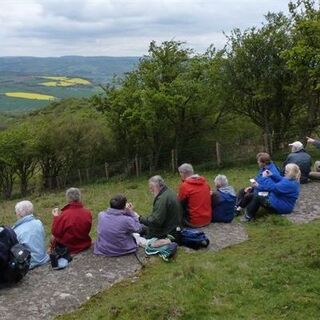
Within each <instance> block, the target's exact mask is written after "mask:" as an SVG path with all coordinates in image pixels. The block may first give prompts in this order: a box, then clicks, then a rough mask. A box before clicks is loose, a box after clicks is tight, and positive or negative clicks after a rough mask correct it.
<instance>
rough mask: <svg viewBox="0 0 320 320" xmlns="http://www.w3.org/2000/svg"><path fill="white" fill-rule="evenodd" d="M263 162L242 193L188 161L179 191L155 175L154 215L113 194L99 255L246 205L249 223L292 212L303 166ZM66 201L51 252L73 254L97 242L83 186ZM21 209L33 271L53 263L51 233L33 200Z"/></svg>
mask: <svg viewBox="0 0 320 320" xmlns="http://www.w3.org/2000/svg"><path fill="white" fill-rule="evenodd" d="M309 139H310V140H309V141H308V142H310V143H312V144H315V145H317V146H319V147H320V141H317V140H314V139H311V138H309ZM293 146H297V144H296V143H294V144H292V147H293ZM301 150H302V149H300V150H299V151H296V152H301ZM290 157H291V156H290ZM288 158H289V157H288ZM291 158H292V157H291ZM257 163H258V166H259V171H258V174H257V176H256V177H255V179H250V180H251V185H250V186H249V187H247V188H243V189H241V190H240V191H239V192H238V194H236V193H235V190H234V188H233V187H231V186H229V184H228V179H227V177H226V176H224V175H220V174H219V175H218V176H216V177H215V179H214V188H213V190H211V188H210V186H209V184H208V183H207V181H206V179H205V178H204V177H202V176H200V175H198V174H195V173H194V170H193V167H192V165H190V164H188V163H184V164H182V165H181V166H180V167H179V168H178V171H179V174H180V177H181V180H182V181H181V183H180V185H179V187H178V194H176V193H175V192H173V191H172V190H170V189H169V188H168V187H167V185H166V184H165V181H164V180H163V179H162V177H161V176H159V175H156V176H153V177H152V178H150V179H149V190H150V192H151V193H152V194H153V196H154V199H153V206H152V212H151V214H150V215H139V214H138V213H137V212H136V211H135V210H134V207H133V205H132V203H130V202H128V201H127V198H126V197H125V196H124V195H122V194H117V195H115V196H113V197H112V199H111V200H110V206H109V208H107V209H106V210H105V211H102V212H100V213H99V215H98V224H97V239H96V241H95V242H94V245H93V252H94V254H97V255H107V256H121V255H124V254H129V253H133V252H135V251H136V250H137V247H138V244H137V240H136V237H134V236H133V235H134V234H138V235H139V236H142V237H144V238H146V239H150V238H158V239H162V238H166V237H167V236H168V235H171V236H172V238H175V237H177V235H178V233H179V232H180V230H181V228H183V227H191V228H199V227H204V226H206V225H209V224H210V223H211V222H225V223H228V222H231V221H232V220H233V218H234V216H235V215H236V212H237V210H238V211H239V210H242V209H245V214H244V218H243V220H244V221H250V220H252V219H253V218H254V217H255V215H256V213H257V211H258V209H259V207H261V206H262V207H264V208H266V209H267V210H268V211H271V212H275V213H279V214H288V213H291V212H292V211H293V208H294V206H295V203H296V200H297V199H298V196H299V192H300V181H301V180H300V179H301V176H302V169H300V168H299V166H298V165H297V164H295V163H292V162H290V163H287V164H286V165H285V171H284V175H282V174H281V172H280V169H278V167H277V166H276V165H275V164H274V163H273V162H272V160H271V157H270V155H269V154H267V153H258V155H257ZM66 200H67V205H65V206H64V207H63V208H62V209H61V210H59V209H58V208H55V209H53V210H52V215H53V222H52V227H51V233H52V236H51V241H50V243H51V248H50V250H51V251H52V250H54V249H55V248H56V247H57V246H60V247H65V248H67V250H68V252H69V253H70V254H71V255H73V254H77V253H79V252H81V251H83V250H86V249H88V248H90V247H91V246H92V239H91V237H90V235H89V234H90V231H91V226H92V213H91V211H90V210H88V209H86V208H85V207H84V205H83V204H82V202H81V193H80V190H79V189H78V188H70V189H68V190H67V191H66ZM15 212H16V215H17V218H18V220H17V222H16V223H15V224H14V226H13V227H12V229H13V230H14V232H15V233H16V236H17V239H18V241H19V243H21V244H23V245H25V246H26V247H27V248H28V249H29V250H30V252H31V263H30V269H32V268H34V267H37V266H40V265H43V264H45V263H47V262H48V261H49V260H50V257H49V255H48V253H47V249H46V245H45V243H46V242H45V231H44V227H43V224H42V222H41V221H40V220H39V219H37V218H36V217H35V216H34V208H33V205H32V203H31V202H30V201H27V200H24V201H21V202H18V203H17V204H16V206H15ZM0 236H1V230H0ZM49 253H50V251H49ZM0 258H1V257H0ZM0 260H1V259H0ZM0 262H1V261H0ZM1 267H2V265H1V263H0V269H1ZM0 271H1V270H0ZM0 273H1V272H0ZM0 282H1V277H0Z"/></svg>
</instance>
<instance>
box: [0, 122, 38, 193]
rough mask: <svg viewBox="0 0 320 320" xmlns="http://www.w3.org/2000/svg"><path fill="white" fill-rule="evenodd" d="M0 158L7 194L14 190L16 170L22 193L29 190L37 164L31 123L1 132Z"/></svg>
mask: <svg viewBox="0 0 320 320" xmlns="http://www.w3.org/2000/svg"><path fill="white" fill-rule="evenodd" d="M0 149H1V155H0V160H1V162H2V163H3V164H4V168H5V172H6V173H7V175H6V177H7V178H6V180H5V181H6V185H7V187H6V195H7V197H9V196H10V195H11V192H12V183H13V175H12V173H13V172H14V173H15V174H16V175H17V176H18V177H19V180H20V192H21V195H23V196H24V195H26V194H27V192H28V183H29V180H30V178H31V177H32V176H33V175H34V172H35V169H36V166H37V157H36V152H35V133H34V131H33V129H32V127H31V126H30V124H29V123H27V122H26V123H21V124H19V125H17V126H15V127H13V128H10V129H8V130H6V131H3V132H1V133H0Z"/></svg>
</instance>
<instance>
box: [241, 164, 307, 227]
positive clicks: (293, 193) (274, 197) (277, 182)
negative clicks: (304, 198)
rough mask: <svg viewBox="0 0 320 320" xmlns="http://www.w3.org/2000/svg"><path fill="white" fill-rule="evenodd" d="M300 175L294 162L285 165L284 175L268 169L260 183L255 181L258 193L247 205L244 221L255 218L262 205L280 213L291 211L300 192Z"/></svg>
mask: <svg viewBox="0 0 320 320" xmlns="http://www.w3.org/2000/svg"><path fill="white" fill-rule="evenodd" d="M300 176H301V172H300V169H299V167H298V166H297V165H296V164H294V163H289V164H287V165H286V166H285V176H284V177H279V176H277V175H273V174H272V173H271V172H270V171H269V170H266V171H265V172H264V173H263V177H262V178H261V179H260V181H259V183H258V182H255V188H256V189H257V191H258V193H257V194H255V195H254V197H253V199H252V201H251V202H250V204H249V205H248V206H247V209H246V214H245V216H244V219H243V221H250V220H251V219H253V218H254V217H255V214H256V213H257V211H258V209H259V208H260V206H262V207H265V208H266V209H267V210H269V211H271V212H275V213H279V214H289V213H291V212H292V211H293V209H294V206H295V204H296V201H297V199H298V197H299V193H300V183H299V181H300Z"/></svg>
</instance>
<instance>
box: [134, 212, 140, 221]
mask: <svg viewBox="0 0 320 320" xmlns="http://www.w3.org/2000/svg"><path fill="white" fill-rule="evenodd" d="M132 214H133V215H134V216H135V217H136V218H137V219H139V218H140V216H139V215H138V214H137V213H136V212H135V211H132Z"/></svg>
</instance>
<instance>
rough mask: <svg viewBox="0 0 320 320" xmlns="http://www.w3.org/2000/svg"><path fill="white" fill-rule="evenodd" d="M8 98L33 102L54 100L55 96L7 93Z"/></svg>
mask: <svg viewBox="0 0 320 320" xmlns="http://www.w3.org/2000/svg"><path fill="white" fill-rule="evenodd" d="M5 95H6V96H7V97H13V98H22V99H31V100H53V99H55V97H54V96H50V95H47V94H40V93H32V92H6V93H5Z"/></svg>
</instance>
